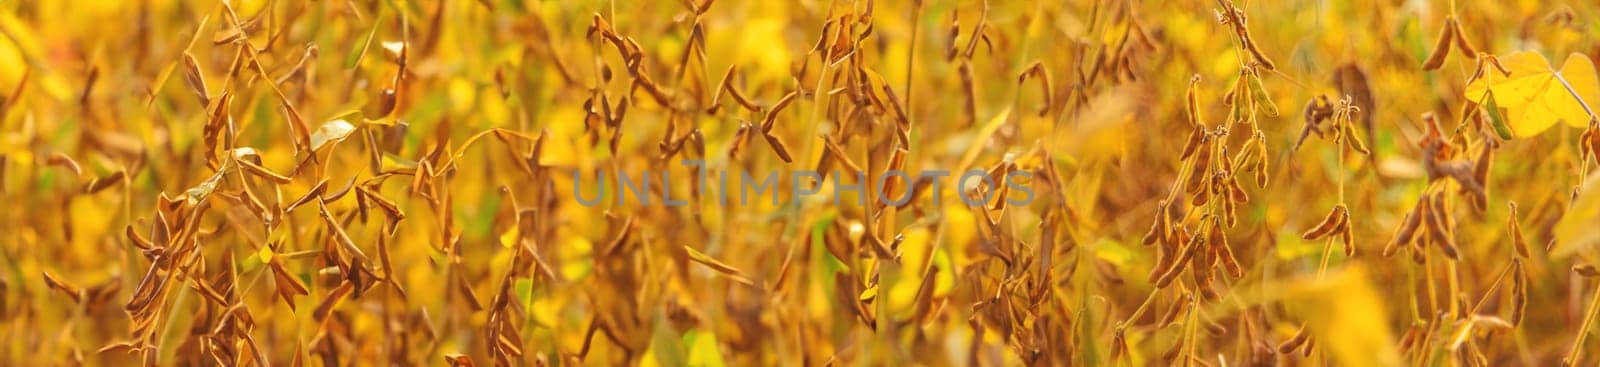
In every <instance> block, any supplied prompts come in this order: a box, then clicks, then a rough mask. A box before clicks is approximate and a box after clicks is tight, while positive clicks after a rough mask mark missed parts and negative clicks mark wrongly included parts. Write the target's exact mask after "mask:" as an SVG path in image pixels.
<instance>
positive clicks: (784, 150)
mask: <svg viewBox="0 0 1600 367" xmlns="http://www.w3.org/2000/svg"><path fill="white" fill-rule="evenodd" d="M761 137H762V138H766V139H767V145H771V146H772V152H773V153H776V154H778V159H782V160H783V163H794V158H793V157H790V156H789V148H788V147H786V146H784V145H783V140H781V139H778V136H777V135H772V134H771V133H762V134H761Z"/></svg>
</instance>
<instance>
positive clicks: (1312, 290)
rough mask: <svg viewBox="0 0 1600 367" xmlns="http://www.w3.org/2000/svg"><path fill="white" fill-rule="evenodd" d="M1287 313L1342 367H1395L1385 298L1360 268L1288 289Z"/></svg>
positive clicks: (1394, 355)
mask: <svg viewBox="0 0 1600 367" xmlns="http://www.w3.org/2000/svg"><path fill="white" fill-rule="evenodd" d="M1288 289H1290V291H1289V295H1288V298H1287V299H1286V301H1287V302H1288V304H1289V306H1290V311H1291V312H1293V313H1295V314H1296V316H1298V317H1299V318H1300V319H1301V320H1305V322H1306V326H1307V327H1308V328H1309V329H1310V330H1311V332H1312V335H1313V336H1314V337H1316V341H1317V347H1318V348H1322V349H1323V350H1324V351H1326V352H1327V353H1328V354H1329V355H1331V356H1332V357H1333V358H1334V360H1335V361H1337V362H1338V363H1336V364H1338V365H1343V366H1398V365H1400V355H1399V353H1398V352H1396V351H1395V341H1394V335H1392V334H1390V331H1389V317H1388V313H1387V312H1385V310H1386V309H1385V305H1384V301H1383V300H1382V299H1380V298H1379V295H1378V292H1377V290H1375V289H1373V287H1372V283H1370V282H1369V281H1368V279H1367V272H1366V269H1365V268H1362V267H1360V266H1351V267H1348V268H1345V269H1344V270H1342V271H1339V272H1337V273H1333V274H1329V275H1328V277H1326V278H1322V279H1308V280H1301V281H1299V282H1297V284H1294V285H1293V286H1291V287H1289V288H1288Z"/></svg>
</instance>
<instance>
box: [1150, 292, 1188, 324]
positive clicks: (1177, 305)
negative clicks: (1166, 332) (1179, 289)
mask: <svg viewBox="0 0 1600 367" xmlns="http://www.w3.org/2000/svg"><path fill="white" fill-rule="evenodd" d="M1182 298H1188V297H1182ZM1188 305H1189V302H1173V303H1172V308H1169V309H1167V313H1165V314H1162V315H1161V319H1159V320H1156V327H1158V328H1164V327H1167V326H1169V325H1172V323H1173V322H1175V321H1178V314H1181V313H1183V310H1185V309H1187V308H1188V307H1186V306H1188Z"/></svg>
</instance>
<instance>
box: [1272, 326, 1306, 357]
mask: <svg viewBox="0 0 1600 367" xmlns="http://www.w3.org/2000/svg"><path fill="white" fill-rule="evenodd" d="M1310 337H1311V334H1310V333H1307V332H1306V327H1305V326H1304V325H1301V326H1300V331H1296V332H1295V333H1294V336H1293V337H1290V338H1289V340H1285V341H1283V343H1279V344H1278V353H1279V354H1289V353H1294V351H1295V349H1300V346H1301V345H1305V343H1306V339H1309V338H1310Z"/></svg>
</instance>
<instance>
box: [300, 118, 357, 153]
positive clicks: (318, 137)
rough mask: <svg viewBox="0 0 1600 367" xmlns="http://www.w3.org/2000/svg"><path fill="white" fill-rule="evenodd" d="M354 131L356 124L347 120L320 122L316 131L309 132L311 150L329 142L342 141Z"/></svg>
mask: <svg viewBox="0 0 1600 367" xmlns="http://www.w3.org/2000/svg"><path fill="white" fill-rule="evenodd" d="M355 131H356V126H355V125H351V124H350V122H349V121H345V120H333V121H328V122H325V123H323V124H322V127H318V128H317V131H315V132H312V133H311V150H313V151H315V150H317V149H320V148H322V146H323V145H326V144H328V143H330V142H339V141H343V140H344V138H346V137H349V136H350V133H351V132H355Z"/></svg>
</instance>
